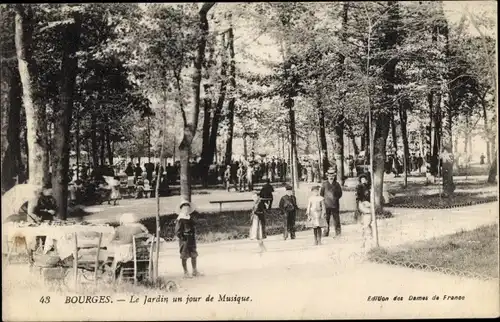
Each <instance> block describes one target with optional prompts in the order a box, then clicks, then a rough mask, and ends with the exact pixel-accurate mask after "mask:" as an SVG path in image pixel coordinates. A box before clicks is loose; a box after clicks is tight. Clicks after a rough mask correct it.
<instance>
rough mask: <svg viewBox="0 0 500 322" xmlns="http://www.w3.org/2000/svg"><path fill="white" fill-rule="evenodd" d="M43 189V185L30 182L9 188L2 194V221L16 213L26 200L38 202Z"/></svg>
mask: <svg viewBox="0 0 500 322" xmlns="http://www.w3.org/2000/svg"><path fill="white" fill-rule="evenodd" d="M41 190H42V187H41V186H37V185H33V184H29V183H23V184H18V185H15V186H14V187H13V188H12V189H10V190H8V191H7V192H6V193H5V194H4V195H3V196H2V222H4V221H5V219H7V217H9V216H12V215H16V214H17V213H18V212H19V210H20V209H21V207H22V206H23V205H24V204H25V203H26V202H29V201H32V202H36V199H37V198H38V195H39V193H40V192H41Z"/></svg>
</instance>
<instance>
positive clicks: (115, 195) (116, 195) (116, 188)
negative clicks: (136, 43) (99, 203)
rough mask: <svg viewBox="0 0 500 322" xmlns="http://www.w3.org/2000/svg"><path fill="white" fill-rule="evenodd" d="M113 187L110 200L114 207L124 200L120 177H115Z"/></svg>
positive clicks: (112, 181) (111, 185)
mask: <svg viewBox="0 0 500 322" xmlns="http://www.w3.org/2000/svg"><path fill="white" fill-rule="evenodd" d="M109 185H110V187H111V195H110V197H109V199H110V200H111V201H113V205H117V203H118V200H120V199H121V198H122V194H121V193H120V178H119V177H114V178H113V179H112V180H111V181H110V183H109Z"/></svg>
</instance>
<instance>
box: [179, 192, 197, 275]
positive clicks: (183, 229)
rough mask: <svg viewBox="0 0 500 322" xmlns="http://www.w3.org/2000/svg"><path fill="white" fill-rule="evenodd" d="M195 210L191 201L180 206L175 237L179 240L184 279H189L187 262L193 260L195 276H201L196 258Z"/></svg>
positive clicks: (183, 202)
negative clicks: (189, 259)
mask: <svg viewBox="0 0 500 322" xmlns="http://www.w3.org/2000/svg"><path fill="white" fill-rule="evenodd" d="M193 214H194V209H193V207H192V206H191V203H190V202H189V201H185V200H183V201H182V202H181V203H180V205H179V215H178V216H177V222H176V225H175V235H176V236H177V238H179V253H180V255H181V261H182V268H183V270H184V277H185V278H189V277H191V276H190V275H189V271H188V268H187V260H188V258H191V265H192V267H193V276H199V275H200V273H199V272H198V270H197V268H196V258H197V257H198V252H197V250H196V231H195V223H194V220H193V218H192V216H193Z"/></svg>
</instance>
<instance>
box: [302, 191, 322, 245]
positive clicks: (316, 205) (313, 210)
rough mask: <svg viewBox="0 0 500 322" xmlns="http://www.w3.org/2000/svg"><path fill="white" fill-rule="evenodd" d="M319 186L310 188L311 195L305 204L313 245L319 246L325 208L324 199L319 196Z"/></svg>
mask: <svg viewBox="0 0 500 322" xmlns="http://www.w3.org/2000/svg"><path fill="white" fill-rule="evenodd" d="M319 190H320V187H319V186H314V187H312V188H311V192H312V195H311V197H309V200H308V202H307V210H306V216H307V223H308V226H309V227H311V228H312V229H313V232H314V245H321V228H322V227H326V207H325V201H324V198H323V197H321V196H320V195H319Z"/></svg>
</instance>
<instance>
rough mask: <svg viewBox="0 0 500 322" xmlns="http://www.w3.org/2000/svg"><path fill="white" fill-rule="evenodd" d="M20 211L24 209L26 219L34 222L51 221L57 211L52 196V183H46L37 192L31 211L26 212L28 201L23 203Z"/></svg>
mask: <svg viewBox="0 0 500 322" xmlns="http://www.w3.org/2000/svg"><path fill="white" fill-rule="evenodd" d="M21 211H26V214H27V217H29V218H27V219H28V221H29V220H30V219H31V220H32V221H34V222H42V221H52V220H53V219H54V216H55V214H56V213H57V203H56V200H55V199H54V197H53V196H52V184H50V183H49V184H46V185H45V186H44V187H43V188H42V189H41V191H40V192H39V195H38V199H37V202H36V205H35V207H34V208H33V213H32V214H29V213H28V203H25V204H24V205H23V207H22V208H21Z"/></svg>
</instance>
